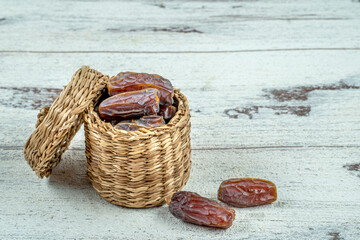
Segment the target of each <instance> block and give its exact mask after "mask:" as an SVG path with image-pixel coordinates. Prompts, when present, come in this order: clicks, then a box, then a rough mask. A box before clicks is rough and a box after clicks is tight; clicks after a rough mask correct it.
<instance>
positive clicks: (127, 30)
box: [0, 0, 360, 240]
mask: <svg viewBox="0 0 360 240" xmlns="http://www.w3.org/2000/svg"><path fill="white" fill-rule="evenodd" d="M0 9H2V10H3V11H0V66H1V68H0V133H1V134H0V173H1V174H0V192H1V197H0V238H1V239H119V238H121V239H210V238H211V239H332V240H339V239H346V240H348V239H354V240H355V239H358V236H359V235H360V228H359V225H360V221H359V219H360V211H358V209H359V208H360V204H359V203H360V170H359V164H360V161H359V158H358V156H359V154H360V152H359V149H360V144H359V140H360V128H359V122H360V108H359V107H358V106H359V105H360V100H359V99H360V69H359V62H360V28H359V26H360V15H359V12H360V3H359V1H350V0H349V1H341V0H329V1H326V3H325V2H324V1H320V0H319V1H312V0H305V1H281V0H272V1H269V0H261V1H250V0H243V1H198V0H196V1H186V2H184V1H178V0H174V1H141V0H137V1H129V0H126V1H113V0H108V1H96V0H89V1H88V0H85V1H84V0H68V1H51V2H49V1H45V0H36V1H31V2H30V1H29V2H24V1H21V0H14V1H1V0H0ZM81 65H90V66H91V67H92V68H95V69H97V70H99V71H101V72H102V73H105V74H109V75H114V74H117V73H118V72H119V71H127V70H129V71H140V72H149V73H158V74H160V75H163V76H164V77H166V78H169V79H170V80H171V81H172V82H173V84H174V86H175V87H177V88H180V89H181V91H182V92H183V93H184V94H185V95H186V96H187V97H188V99H189V103H190V107H191V115H192V118H191V121H192V132H191V138H192V147H193V151H192V161H193V167H192V172H191V176H190V180H189V182H188V184H187V185H186V187H185V190H189V191H195V192H198V193H199V194H201V195H204V196H206V197H209V198H213V199H215V198H216V191H217V188H218V185H219V184H220V182H221V181H222V180H224V179H227V178H231V177H257V178H264V179H269V180H271V181H273V182H275V184H276V185H277V187H278V201H277V202H275V203H274V204H271V205H268V206H263V207H259V208H248V209H236V214H237V215H236V220H235V222H234V225H233V227H231V228H230V229H228V230H226V231H217V230H213V229H208V228H202V227H199V226H194V225H190V224H186V223H183V222H181V221H179V220H178V219H176V218H174V217H173V216H172V215H171V214H170V213H169V211H168V208H167V206H163V207H159V208H153V209H144V210H134V209H127V208H121V207H117V206H114V205H111V204H110V203H107V202H106V201H104V200H102V199H101V198H100V197H99V196H98V195H97V194H96V192H95V191H94V190H93V188H92V187H91V185H90V183H89V181H88V179H87V176H86V162H85V161H86V160H85V154H84V134H83V129H80V131H79V133H78V134H77V135H76V137H75V138H74V139H73V141H72V143H71V146H70V150H68V151H67V152H66V153H65V156H64V159H63V161H62V162H61V163H60V164H59V165H58V166H57V167H56V168H55V169H54V172H53V175H52V176H51V177H50V178H49V179H47V180H40V179H38V178H37V177H36V175H35V174H34V173H33V172H32V170H31V169H30V167H29V166H28V165H27V163H26V161H25V160H24V159H23V155H22V147H23V144H24V143H25V141H26V140H27V137H28V136H29V135H30V134H31V133H32V131H33V130H34V125H35V122H36V115H37V113H38V110H39V108H40V107H41V106H43V105H48V104H51V102H52V101H53V99H54V98H55V97H56V96H57V95H58V93H59V91H61V89H63V87H64V85H66V84H67V83H68V81H69V79H70V77H71V76H72V74H73V73H74V72H75V71H76V70H77V69H78V68H79V67H80V66H81Z"/></svg>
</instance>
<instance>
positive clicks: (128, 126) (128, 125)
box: [115, 122, 139, 131]
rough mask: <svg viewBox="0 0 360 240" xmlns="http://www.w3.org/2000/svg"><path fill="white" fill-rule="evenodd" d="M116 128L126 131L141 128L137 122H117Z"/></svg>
mask: <svg viewBox="0 0 360 240" xmlns="http://www.w3.org/2000/svg"><path fill="white" fill-rule="evenodd" d="M115 128H116V129H119V130H125V131H136V130H138V129H139V127H138V126H137V125H136V124H135V123H122V122H119V123H118V124H116V125H115Z"/></svg>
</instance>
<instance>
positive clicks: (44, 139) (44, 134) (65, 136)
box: [24, 66, 108, 178]
mask: <svg viewBox="0 0 360 240" xmlns="http://www.w3.org/2000/svg"><path fill="white" fill-rule="evenodd" d="M107 80H108V76H104V75H103V74H101V73H100V72H98V71H96V70H93V69H90V68H89V67H88V66H83V67H82V68H80V69H79V70H78V71H76V73H75V74H74V75H73V77H72V79H71V81H70V83H69V84H68V85H67V86H66V87H65V88H64V90H63V91H62V92H61V93H60V95H59V96H58V97H57V98H56V99H55V101H54V102H53V104H52V105H51V106H50V107H45V108H43V109H41V111H40V113H39V115H38V122H37V124H36V129H35V131H34V132H33V133H32V134H31V136H30V137H29V139H28V141H27V142H26V144H25V147H24V155H25V159H26V160H27V161H28V163H29V165H30V166H31V168H32V169H33V170H34V171H35V173H36V175H38V176H39V177H40V178H43V177H44V176H45V177H48V176H49V175H50V174H51V171H52V169H53V168H54V167H55V166H56V165H57V164H58V163H59V162H60V159H61V155H62V154H63V153H64V152H65V151H66V149H67V148H68V146H69V144H70V141H71V139H72V138H73V137H74V136H75V134H76V133H77V131H78V130H79V129H80V127H81V125H82V123H83V112H84V110H85V109H86V108H87V107H88V106H89V104H90V103H91V102H92V101H96V100H97V99H98V98H99V97H100V95H101V92H102V90H103V89H104V87H105V86H106V83H107Z"/></svg>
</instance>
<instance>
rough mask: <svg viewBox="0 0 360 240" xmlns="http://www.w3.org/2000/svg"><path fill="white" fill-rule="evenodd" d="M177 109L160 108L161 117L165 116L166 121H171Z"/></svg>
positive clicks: (172, 107) (171, 107)
mask: <svg viewBox="0 0 360 240" xmlns="http://www.w3.org/2000/svg"><path fill="white" fill-rule="evenodd" d="M175 113H176V107H175V106H164V105H161V106H160V111H159V115H160V116H163V117H164V119H165V120H170V119H171V118H173V117H174V116H175Z"/></svg>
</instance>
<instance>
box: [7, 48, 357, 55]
mask: <svg viewBox="0 0 360 240" xmlns="http://www.w3.org/2000/svg"><path fill="white" fill-rule="evenodd" d="M294 51H360V48H356V47H355V48H345V47H344V48H277V49H276V48H275V49H242V50H215V51H101V50H89V51H33V50H0V53H12V54H16V53H21V54H22V53H29V54H79V53H80V54H81V53H85V54H89V53H130V54H195V53H205V54H206V53H212V54H213V53H248V52H294Z"/></svg>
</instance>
